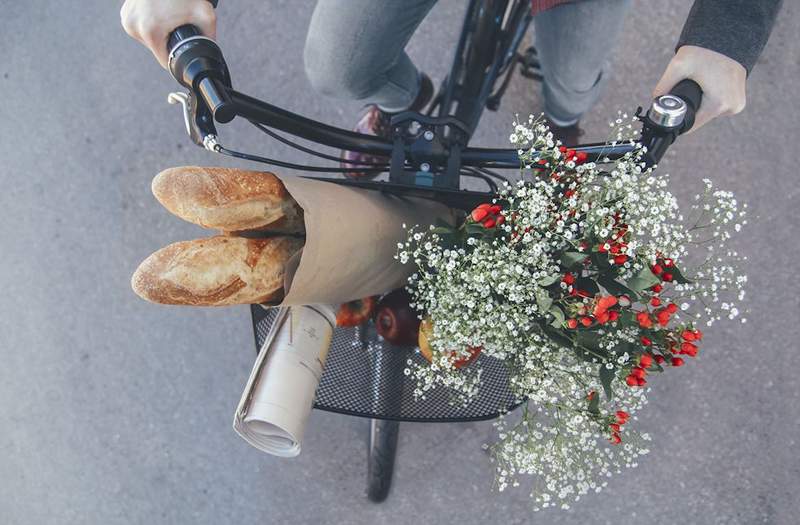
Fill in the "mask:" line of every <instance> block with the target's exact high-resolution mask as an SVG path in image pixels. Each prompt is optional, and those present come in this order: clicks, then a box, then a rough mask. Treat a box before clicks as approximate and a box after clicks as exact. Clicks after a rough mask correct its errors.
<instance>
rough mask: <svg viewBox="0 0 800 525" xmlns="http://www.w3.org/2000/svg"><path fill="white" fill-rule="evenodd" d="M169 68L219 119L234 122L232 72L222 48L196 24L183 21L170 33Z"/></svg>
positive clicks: (219, 120)
mask: <svg viewBox="0 0 800 525" xmlns="http://www.w3.org/2000/svg"><path fill="white" fill-rule="evenodd" d="M167 48H168V50H169V71H170V73H172V76H173V77H174V78H175V80H177V81H178V82H179V83H180V84H181V85H183V86H184V87H186V88H188V89H189V90H190V91H192V92H194V93H197V94H199V95H200V96H201V97H202V99H203V101H204V102H205V103H206V105H207V106H208V109H209V111H210V112H211V114H212V115H213V117H214V120H216V121H217V122H219V123H223V124H224V123H226V122H230V121H231V120H233V119H234V117H235V116H236V109H235V107H234V105H233V103H232V102H231V99H230V96H229V95H228V89H230V87H231V78H230V73H229V72H228V65H227V64H226V63H225V58H224V57H223V56H222V50H221V49H220V48H219V46H218V45H217V43H216V42H214V41H213V40H211V39H210V38H208V37H206V36H203V34H202V33H201V32H200V30H199V29H198V28H197V27H195V26H193V25H183V26H181V27H179V28H177V29H175V30H174V31H173V32H172V33H170V35H169V40H168V43H167Z"/></svg>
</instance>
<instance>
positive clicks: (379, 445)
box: [367, 419, 400, 503]
mask: <svg viewBox="0 0 800 525" xmlns="http://www.w3.org/2000/svg"><path fill="white" fill-rule="evenodd" d="M399 427H400V423H399V422H397V421H388V420H385V419H373V420H371V421H370V428H369V451H368V456H367V497H368V498H369V500H370V501H374V502H375V503H380V502H381V501H383V500H385V499H386V497H387V496H388V495H389V489H390V488H391V486H392V472H393V471H394V458H395V455H396V453H397V432H398V430H399Z"/></svg>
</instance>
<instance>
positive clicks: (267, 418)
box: [233, 304, 336, 457]
mask: <svg viewBox="0 0 800 525" xmlns="http://www.w3.org/2000/svg"><path fill="white" fill-rule="evenodd" d="M335 326H336V312H335V310H334V309H333V307H332V306H330V305H326V304H318V305H304V306H292V307H288V308H281V309H280V312H279V313H278V317H277V319H276V320H275V323H274V324H273V325H272V328H271V329H270V333H269V334H268V335H267V337H266V339H265V341H264V345H263V346H262V347H261V350H260V351H259V353H258V358H257V359H256V363H255V366H254V367H253V370H252V372H250V378H249V379H248V380H247V386H246V387H245V390H244V393H243V394H242V398H241V400H240V401H239V406H238V407H237V408H236V414H235V415H234V419H233V429H234V430H235V431H236V433H237V434H239V435H240V436H241V437H242V438H244V440H245V441H247V442H248V443H250V444H251V445H253V446H254V447H256V448H257V449H259V450H261V451H263V452H267V453H268V454H273V455H275V456H281V457H294V456H297V455H298V454H300V450H301V443H302V440H303V432H304V431H305V426H306V422H307V421H308V417H309V415H310V414H311V409H312V407H313V404H314V395H315V393H316V390H317V385H318V384H319V380H320V378H321V377H322V370H323V367H324V366H325V358H326V357H327V355H328V348H329V347H330V343H331V338H332V336H333V330H334V327H335Z"/></svg>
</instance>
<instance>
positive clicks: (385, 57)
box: [303, 0, 436, 111]
mask: <svg viewBox="0 0 800 525" xmlns="http://www.w3.org/2000/svg"><path fill="white" fill-rule="evenodd" d="M435 3H436V0H318V2H317V6H316V8H315V9H314V14H313V15H312V17H311V24H310V25H309V28H308V35H307V37H306V47H305V51H304V53H303V59H304V61H305V69H306V75H308V79H309V81H310V82H311V85H312V87H313V88H314V89H315V90H316V91H317V92H319V93H322V94H324V95H328V96H332V97H337V98H346V99H354V100H365V101H368V102H370V103H373V104H378V105H379V106H380V107H381V109H384V110H386V111H401V110H403V109H406V108H407V107H409V106H410V105H411V103H412V102H413V101H414V99H415V98H416V96H417V92H418V90H419V85H420V75H419V72H418V71H417V68H416V67H415V66H414V64H413V63H412V62H411V59H410V58H409V57H408V55H407V54H406V53H405V51H404V48H405V47H406V44H407V43H408V41H409V39H410V38H411V35H413V34H414V31H415V30H416V29H417V26H419V24H420V22H422V19H423V18H425V15H427V14H428V12H429V11H430V9H431V8H432V7H433V5H434V4H435Z"/></svg>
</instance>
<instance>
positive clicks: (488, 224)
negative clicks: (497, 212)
mask: <svg viewBox="0 0 800 525" xmlns="http://www.w3.org/2000/svg"><path fill="white" fill-rule="evenodd" d="M496 223H497V221H495V220H494V219H493V218H492V217H489V218H488V219H486V220H485V221H483V227H484V228H486V229H487V230H489V229H492V228H494V225H495V224H496Z"/></svg>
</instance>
